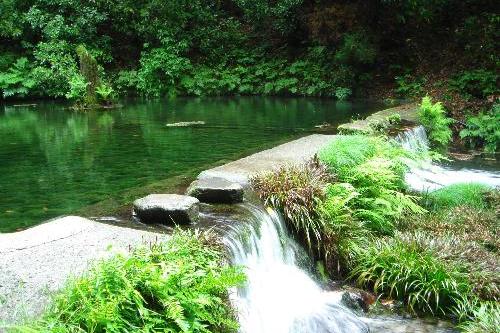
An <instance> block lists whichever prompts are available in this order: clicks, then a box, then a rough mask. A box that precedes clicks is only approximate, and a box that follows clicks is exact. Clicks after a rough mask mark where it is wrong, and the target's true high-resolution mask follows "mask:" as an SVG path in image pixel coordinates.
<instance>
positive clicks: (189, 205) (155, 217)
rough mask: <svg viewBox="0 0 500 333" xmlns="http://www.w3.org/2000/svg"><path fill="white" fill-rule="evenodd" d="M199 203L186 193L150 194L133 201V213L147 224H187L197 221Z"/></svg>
mask: <svg viewBox="0 0 500 333" xmlns="http://www.w3.org/2000/svg"><path fill="white" fill-rule="evenodd" d="M199 203H200V201H199V200H198V199H196V198H194V197H191V196H188V195H180V194H150V195H148V196H145V197H144V198H140V199H137V200H136V201H134V215H135V216H136V217H137V218H138V219H139V220H140V221H141V222H143V223H148V224H149V223H156V224H171V225H175V224H189V223H192V222H196V221H198V218H199V214H200V213H199V207H198V204H199Z"/></svg>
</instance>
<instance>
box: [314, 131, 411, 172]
mask: <svg viewBox="0 0 500 333" xmlns="http://www.w3.org/2000/svg"><path fill="white" fill-rule="evenodd" d="M318 157H319V159H320V161H321V162H322V163H324V164H325V165H326V166H327V167H328V168H329V170H330V172H332V173H334V174H336V175H337V176H338V177H339V178H340V180H342V181H347V177H349V175H350V174H351V171H352V170H353V168H354V167H356V166H358V165H360V164H363V163H365V162H366V161H368V160H369V159H371V158H374V157H381V158H386V159H391V160H393V161H394V163H392V164H391V166H392V167H395V168H397V169H399V172H400V173H401V172H402V171H403V168H404V166H403V163H402V160H403V158H406V157H410V153H408V152H406V151H405V150H403V149H402V148H401V147H400V146H398V145H396V144H394V143H393V142H390V141H389V140H387V139H385V138H383V137H375V136H367V135H339V136H337V137H336V138H335V140H333V141H332V142H331V143H330V144H328V145H327V146H325V147H324V148H322V149H321V150H320V151H319V153H318ZM415 158H416V157H415Z"/></svg>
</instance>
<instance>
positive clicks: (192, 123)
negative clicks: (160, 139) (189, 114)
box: [167, 120, 205, 127]
mask: <svg viewBox="0 0 500 333" xmlns="http://www.w3.org/2000/svg"><path fill="white" fill-rule="evenodd" d="M197 125H205V122H204V121H202V120H200V121H181V122H178V123H169V124H167V127H189V126H197Z"/></svg>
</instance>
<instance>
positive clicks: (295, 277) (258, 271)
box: [224, 204, 369, 333]
mask: <svg viewBox="0 0 500 333" xmlns="http://www.w3.org/2000/svg"><path fill="white" fill-rule="evenodd" d="M244 207H245V209H248V211H249V213H250V214H249V217H248V218H247V220H246V221H242V222H240V223H238V224H235V225H233V226H232V227H231V229H230V230H229V232H227V233H226V236H225V237H224V242H225V244H226V246H227V247H228V249H229V251H230V253H231V256H232V261H233V264H236V265H241V266H243V267H244V268H245V273H246V275H247V282H246V284H245V286H243V287H241V288H238V290H237V291H236V293H234V295H232V296H231V299H232V302H233V304H234V306H235V308H236V309H237V311H238V318H239V322H240V326H241V328H240V332H242V333H361V332H368V331H369V330H368V326H367V325H366V324H365V323H364V322H363V321H362V319H359V318H357V317H356V316H355V315H354V314H353V313H352V312H351V311H350V310H349V309H347V308H345V307H343V306H342V305H341V303H340V298H341V293H339V292H328V291H325V290H322V288H321V287H320V286H319V285H318V284H317V283H316V281H315V280H314V279H313V278H312V276H311V275H310V274H308V272H307V271H306V270H304V269H301V268H300V267H299V266H298V263H299V261H300V259H301V258H305V261H307V259H308V257H307V255H306V254H305V253H304V251H303V250H302V249H301V248H300V246H299V245H298V244H297V243H296V242H295V241H294V240H293V239H292V238H291V235H290V234H289V233H288V232H287V229H286V226H285V224H284V222H283V219H282V218H281V217H280V216H279V215H278V214H277V213H276V212H275V211H273V210H268V211H265V210H264V209H263V208H261V207H257V206H254V205H249V204H245V206H244Z"/></svg>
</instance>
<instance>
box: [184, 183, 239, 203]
mask: <svg viewBox="0 0 500 333" xmlns="http://www.w3.org/2000/svg"><path fill="white" fill-rule="evenodd" d="M187 194H188V195H190V196H193V197H196V198H198V199H199V200H200V201H201V202H207V203H238V202H242V201H243V187H242V186H241V185H240V184H238V183H235V182H231V181H229V180H227V179H224V178H220V177H208V178H201V179H198V180H195V181H194V182H193V183H192V184H191V186H189V188H188V190H187Z"/></svg>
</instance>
